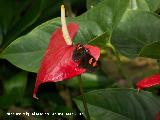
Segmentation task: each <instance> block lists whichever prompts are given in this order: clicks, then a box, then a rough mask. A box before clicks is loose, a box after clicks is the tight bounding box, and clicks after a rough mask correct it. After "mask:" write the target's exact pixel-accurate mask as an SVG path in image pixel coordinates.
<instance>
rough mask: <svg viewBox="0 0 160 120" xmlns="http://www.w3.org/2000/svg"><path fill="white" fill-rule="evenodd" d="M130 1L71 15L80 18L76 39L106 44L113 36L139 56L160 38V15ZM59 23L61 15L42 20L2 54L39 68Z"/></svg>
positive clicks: (110, 0)
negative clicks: (141, 9)
mask: <svg viewBox="0 0 160 120" xmlns="http://www.w3.org/2000/svg"><path fill="white" fill-rule="evenodd" d="M129 2H130V0H123V1H122V0H103V1H102V2H100V3H99V4H98V5H96V6H95V7H93V8H92V9H90V10H88V11H87V12H86V13H84V14H82V15H81V16H79V17H76V18H74V19H68V22H69V21H73V22H77V23H78V24H79V26H80V29H79V31H78V34H77V36H76V38H75V40H74V41H75V42H78V41H80V42H81V43H90V44H94V45H98V46H100V47H101V48H105V47H106V45H107V43H108V42H110V40H111V41H112V43H113V45H114V46H115V47H116V48H117V49H118V50H119V51H120V52H121V53H122V54H124V55H126V56H129V57H135V56H138V54H139V52H140V51H141V49H142V48H143V47H144V46H145V45H149V44H152V43H153V42H155V41H158V40H159V38H160V35H159V34H158V31H160V27H159V26H158V25H159V23H160V19H159V16H157V15H155V14H153V13H149V12H146V11H139V10H130V9H128V6H129V4H130V3H129ZM142 23H143V24H142ZM58 26H60V19H59V18H56V19H53V20H50V21H48V22H45V23H43V24H42V25H40V26H38V27H37V28H35V29H34V30H33V31H31V32H30V33H29V34H27V35H25V36H22V37H20V38H18V39H17V40H15V41H14V42H13V43H11V44H10V45H9V46H8V47H7V48H6V49H5V50H4V51H3V52H2V54H1V58H5V59H7V60H9V61H10V62H11V63H13V64H14V65H16V66H18V67H20V68H22V69H24V70H27V71H32V72H37V70H38V68H39V64H40V61H41V58H42V56H43V54H44V51H45V49H46V47H47V44H48V42H49V38H50V35H51V33H52V32H53V31H54V30H55V29H56V28H57V27H58ZM154 31H155V32H154ZM150 32H151V33H152V34H151V33H150ZM151 38H152V39H151ZM135 39H136V40H135ZM144 41H145V44H143V42H144ZM146 41H147V42H146ZM100 42H101V43H100Z"/></svg>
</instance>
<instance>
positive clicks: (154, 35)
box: [112, 10, 160, 57]
mask: <svg viewBox="0 0 160 120" xmlns="http://www.w3.org/2000/svg"><path fill="white" fill-rule="evenodd" d="M159 31H160V17H159V16H158V15H155V14H152V13H149V12H143V11H132V10H129V11H127V12H126V14H125V15H124V16H123V18H122V19H121V22H120V23H119V24H118V26H117V28H116V29H115V30H114V31H113V34H112V44H113V45H114V46H115V47H116V48H117V49H118V50H119V51H120V53H122V54H123V55H125V56H128V57H137V56H138V55H139V53H140V51H141V50H142V48H143V47H145V46H146V45H149V44H152V43H154V42H158V41H160V34H159Z"/></svg>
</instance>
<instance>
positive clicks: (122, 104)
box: [75, 88, 160, 120]
mask: <svg viewBox="0 0 160 120" xmlns="http://www.w3.org/2000/svg"><path fill="white" fill-rule="evenodd" d="M85 96H86V98H87V104H88V109H89V113H90V116H91V118H93V120H155V117H156V114H157V113H158V112H159V111H160V99H159V98H157V97H156V96H154V95H152V93H149V92H145V91H141V92H140V93H137V90H134V89H119V88H118V89H102V90H96V91H92V92H89V93H86V94H85ZM75 101H76V104H77V106H78V108H79V109H80V111H81V112H83V113H84V107H83V104H82V101H81V100H80V97H78V99H75Z"/></svg>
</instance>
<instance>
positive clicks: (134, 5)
mask: <svg viewBox="0 0 160 120" xmlns="http://www.w3.org/2000/svg"><path fill="white" fill-rule="evenodd" d="M101 1H104V0H87V8H88V9H90V8H93V7H94V6H96V5H97V4H98V3H99V2H101ZM129 8H131V9H139V10H144V11H154V12H155V11H156V10H158V8H160V1H159V0H130V4H129Z"/></svg>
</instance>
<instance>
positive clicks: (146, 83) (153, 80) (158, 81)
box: [136, 74, 160, 90]
mask: <svg viewBox="0 0 160 120" xmlns="http://www.w3.org/2000/svg"><path fill="white" fill-rule="evenodd" d="M156 85H160V74H155V75H152V76H149V77H147V78H144V79H143V80H140V81H138V83H137V84H136V86H137V88H138V89H139V90H141V89H144V88H149V87H152V86H156Z"/></svg>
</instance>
